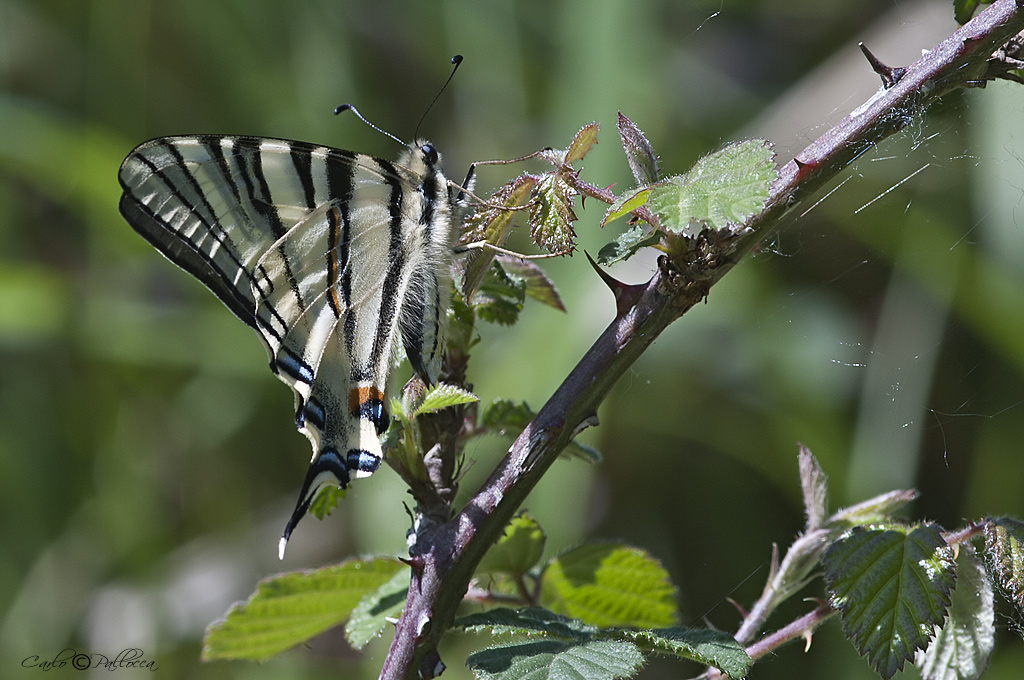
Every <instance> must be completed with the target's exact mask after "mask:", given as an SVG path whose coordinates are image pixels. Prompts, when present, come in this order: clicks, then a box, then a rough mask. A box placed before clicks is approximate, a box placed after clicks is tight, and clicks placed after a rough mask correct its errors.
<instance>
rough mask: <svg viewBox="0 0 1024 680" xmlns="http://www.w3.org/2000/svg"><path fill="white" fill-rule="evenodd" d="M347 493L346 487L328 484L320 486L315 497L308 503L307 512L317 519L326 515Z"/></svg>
mask: <svg viewBox="0 0 1024 680" xmlns="http://www.w3.org/2000/svg"><path fill="white" fill-rule="evenodd" d="M347 494H348V491H347V490H346V489H342V488H339V487H336V486H330V485H328V486H324V487H322V488H321V489H320V492H319V493H318V494H317V495H316V498H314V499H313V502H312V503H310V504H309V514H311V515H313V516H314V517H316V518H317V519H323V518H324V517H327V515H329V514H331V510H334V508H336V507H338V501H340V500H341V499H342V498H344V497H345V496H346V495H347Z"/></svg>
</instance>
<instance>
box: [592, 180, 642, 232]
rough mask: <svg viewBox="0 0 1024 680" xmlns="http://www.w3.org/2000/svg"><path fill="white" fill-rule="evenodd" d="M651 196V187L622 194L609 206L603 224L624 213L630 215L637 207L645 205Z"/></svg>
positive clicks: (602, 220)
mask: <svg viewBox="0 0 1024 680" xmlns="http://www.w3.org/2000/svg"><path fill="white" fill-rule="evenodd" d="M650 197H651V188H650V187H644V188H643V189H634V190H633V191H629V192H626V193H624V194H622V195H621V196H619V197H618V198H616V199H615V202H614V203H612V204H611V205H610V206H608V210H606V211H605V213H604V217H603V218H602V219H601V226H602V227H603V226H605V225H606V224H608V223H609V222H611V221H613V220H617V219H619V218H620V217H622V216H624V215H628V214H629V213H631V212H633V211H634V210H636V209H637V208H642V207H644V206H645V205H647V200H648V199H649V198H650Z"/></svg>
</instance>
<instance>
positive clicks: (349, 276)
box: [118, 135, 472, 557]
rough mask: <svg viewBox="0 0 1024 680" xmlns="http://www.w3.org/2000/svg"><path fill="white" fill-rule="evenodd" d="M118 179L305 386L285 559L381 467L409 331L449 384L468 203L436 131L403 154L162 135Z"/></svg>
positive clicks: (273, 360) (414, 345)
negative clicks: (460, 221) (454, 294)
mask: <svg viewBox="0 0 1024 680" xmlns="http://www.w3.org/2000/svg"><path fill="white" fill-rule="evenodd" d="M471 174H472V173H471ZM118 178H119V180H120V182H121V187H122V189H123V191H124V193H123V195H122V196H121V202H120V211H121V214H122V215H123V216H124V218H125V219H126V220H127V221H128V223H129V224H130V225H131V226H132V227H133V228H134V229H135V230H136V231H137V232H139V234H141V235H142V236H143V237H144V238H145V239H146V240H148V241H149V242H150V243H151V244H152V245H153V246H155V247H156V249H157V250H159V251H160V252H161V253H163V255H164V256H165V257H167V259H169V260H170V261H171V262H173V263H174V264H176V265H178V266H179V267H181V268H182V269H184V270H185V271H187V272H188V273H190V274H192V275H193V276H195V277H196V278H197V279H199V280H200V281H201V282H202V283H203V284H204V285H206V287H207V288H209V289H210V290H211V291H213V293H214V294H215V295H216V296H217V297H218V298H220V300H221V302H223V303H224V304H225V305H226V306H227V307H228V309H230V310H231V311H232V312H233V313H234V314H235V316H237V317H238V318H239V319H241V320H242V321H244V322H245V323H246V324H248V325H249V326H251V327H252V328H253V329H254V330H255V331H256V333H257V334H258V335H259V338H260V340H261V341H262V342H263V345H264V347H265V348H266V350H267V354H268V356H269V358H270V370H272V371H273V372H274V373H275V374H276V375H277V376H278V377H279V378H280V379H281V380H282V381H284V382H285V383H287V384H288V386H289V387H291V388H292V390H293V392H294V393H295V424H296V427H298V429H299V431H300V432H302V433H303V434H305V435H306V436H307V437H308V438H309V440H310V442H311V443H312V446H313V457H312V461H311V463H310V465H309V470H308V472H307V473H306V479H305V481H304V482H303V484H302V490H301V492H300V493H299V499H298V502H297V504H296V506H295V511H294V513H293V514H292V516H291V518H290V519H289V520H288V523H287V525H286V526H285V529H284V534H283V535H282V537H281V542H280V546H279V553H280V556H281V557H283V556H284V549H285V545H286V544H287V542H288V538H289V537H290V536H291V533H292V530H293V529H294V528H295V525H296V524H298V522H299V520H301V519H302V517H303V516H304V515H305V514H306V512H307V510H308V509H309V506H310V503H311V502H312V501H313V499H314V498H315V497H316V496H317V494H318V493H319V491H320V490H321V488H322V487H324V485H335V486H339V487H341V488H344V487H345V486H346V485H347V484H348V483H349V481H350V480H351V479H352V478H353V477H364V476H367V475H370V474H372V473H373V472H374V471H375V470H376V469H377V467H378V466H379V465H380V462H381V457H382V455H383V454H382V451H381V444H380V440H379V436H380V435H381V434H383V432H384V431H385V430H386V429H387V426H388V413H387V409H386V407H385V402H384V389H385V387H386V385H387V378H388V373H389V371H390V368H391V366H392V364H393V362H394V354H395V347H396V337H397V336H398V335H399V334H401V344H402V346H403V347H404V349H405V352H406V354H407V355H408V357H409V360H410V363H411V364H412V366H413V368H414V369H415V370H416V372H417V373H418V374H419V375H420V376H421V377H422V378H423V379H424V380H425V381H426V382H427V383H428V384H429V383H433V382H434V381H435V379H436V378H437V373H438V370H439V365H440V359H441V322H442V319H443V317H444V313H445V309H446V305H447V300H448V296H449V287H450V277H451V271H450V270H451V261H452V249H453V240H454V238H455V236H456V234H455V232H456V229H453V226H452V225H453V222H454V221H455V220H456V219H457V217H456V214H457V213H459V212H460V210H459V208H460V205H461V198H458V199H457V198H456V197H455V196H453V193H452V190H451V189H450V188H449V187H450V183H449V182H448V180H447V179H446V178H445V176H444V174H443V173H442V171H441V167H440V156H439V155H438V153H437V151H436V150H435V149H434V147H433V146H432V145H431V144H429V143H426V142H422V141H417V142H416V143H414V144H411V145H409V147H408V148H407V149H406V150H405V151H404V152H403V153H402V155H401V157H400V158H399V160H398V161H397V162H396V163H392V162H389V161H386V160H383V159H380V158H374V157H372V156H368V155H365V154H359V153H353V152H351V151H341V150H338V149H331V148H327V147H323V146H315V145H312V144H306V143H302V142H292V141H285V140H279V139H267V138H261V137H236V136H222V135H196V136H184V137H162V138H159V139H154V140H151V141H148V142H146V143H144V144H142V145H140V146H139V147H138V148H136V149H135V150H134V151H132V152H131V153H130V154H129V155H128V157H127V158H126V159H125V160H124V163H123V164H122V165H121V170H120V173H119V175H118ZM468 181H470V180H469V178H467V182H468Z"/></svg>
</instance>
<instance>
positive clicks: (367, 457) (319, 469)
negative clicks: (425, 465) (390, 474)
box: [278, 449, 380, 559]
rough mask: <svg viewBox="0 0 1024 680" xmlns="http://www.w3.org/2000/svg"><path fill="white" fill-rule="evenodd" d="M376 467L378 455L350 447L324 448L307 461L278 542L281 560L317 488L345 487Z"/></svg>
mask: <svg viewBox="0 0 1024 680" xmlns="http://www.w3.org/2000/svg"><path fill="white" fill-rule="evenodd" d="M378 467H380V457H378V456H376V455H374V454H372V453H370V452H369V451H363V450H361V449H351V450H350V451H349V452H348V453H347V454H345V455H344V456H342V455H341V454H340V453H338V452H337V451H335V450H334V449H324V450H323V451H321V452H320V455H318V456H317V457H316V459H315V460H314V461H313V462H312V463H310V465H309V470H308V471H307V472H306V480H305V481H304V482H303V483H302V490H301V491H300V492H299V500H298V502H297V503H296V504H295V510H294V511H293V512H292V516H291V517H290V518H289V519H288V524H286V525H285V527H284V533H283V534H282V535H281V541H280V543H279V544H278V558H279V559H284V550H285V547H287V545H288V539H289V538H291V535H292V531H294V530H295V527H296V525H298V523H299V520H301V519H302V518H303V517H305V516H306V512H308V511H309V506H310V505H311V504H312V503H313V500H314V499H316V497H317V495H318V494H319V493H320V490H321V489H323V487H325V486H336V487H338V488H341V489H344V488H345V487H347V486H348V483H349V481H350V480H351V478H352V477H365V476H367V475H369V474H372V473H373V472H375V471H376V470H377V468H378Z"/></svg>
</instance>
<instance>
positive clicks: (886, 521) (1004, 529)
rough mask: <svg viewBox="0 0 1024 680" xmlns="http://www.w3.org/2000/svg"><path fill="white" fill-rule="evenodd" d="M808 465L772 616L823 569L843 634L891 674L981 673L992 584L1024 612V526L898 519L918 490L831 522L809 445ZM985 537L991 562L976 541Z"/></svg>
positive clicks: (951, 679) (991, 618) (774, 587)
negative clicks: (953, 525) (801, 518)
mask: <svg viewBox="0 0 1024 680" xmlns="http://www.w3.org/2000/svg"><path fill="white" fill-rule="evenodd" d="M800 468H801V481H802V484H803V489H804V500H805V505H806V507H807V517H808V521H807V527H806V530H805V532H804V533H803V534H802V535H801V536H800V537H799V538H798V539H797V540H796V541H795V542H794V543H793V546H792V547H791V548H790V550H789V552H788V553H787V555H786V558H785V559H784V560H783V562H782V564H781V565H780V566H779V567H778V568H776V569H774V570H773V572H774V574H773V577H772V579H771V581H770V582H769V584H768V586H766V590H765V598H766V599H768V600H772V601H771V602H770V603H769V605H768V610H769V611H770V609H772V608H774V606H775V605H776V604H777V602H778V601H781V600H782V599H785V598H786V597H789V596H790V595H792V594H794V593H795V592H796V591H798V590H800V589H801V588H802V587H803V586H804V585H805V583H806V582H807V579H808V577H809V575H810V574H811V573H812V571H813V570H815V569H817V568H819V566H820V567H821V568H822V569H823V573H824V578H825V589H826V592H827V594H828V598H829V602H830V605H831V607H832V608H834V610H836V611H838V613H839V617H840V620H841V623H842V628H843V631H844V633H845V634H846V636H847V638H848V639H849V640H850V642H851V643H852V644H853V646H854V647H855V648H856V649H857V651H858V652H859V653H860V654H861V655H863V656H864V657H866V659H867V661H868V663H869V664H870V665H871V666H872V668H874V669H875V670H876V671H877V672H878V673H879V674H880V675H881V676H882V677H883V678H886V679H888V678H891V677H892V676H893V675H894V674H895V673H896V672H897V671H898V670H901V669H902V668H903V666H904V664H905V662H907V661H910V662H912V663H913V664H914V665H915V666H917V667H918V669H919V670H920V671H921V674H922V677H924V678H925V680H970V679H974V678H978V677H980V676H981V673H982V671H983V670H984V669H985V666H986V664H987V661H988V657H989V654H990V653H991V651H992V648H993V643H994V640H995V614H994V611H995V610H994V601H993V585H994V584H995V585H997V586H998V587H999V588H1000V589H1001V590H1002V591H1003V592H1004V594H1005V595H1006V599H1007V601H1008V602H1009V603H1010V604H1011V606H1012V607H1013V608H1014V609H1015V611H1016V615H1017V616H1018V617H1021V616H1024V588H1022V584H1024V523H1022V522H1020V521H1018V520H1014V519H1009V518H987V519H984V520H980V521H978V522H972V523H969V524H968V525H967V526H966V527H964V528H962V529H959V530H956V531H951V532H948V531H945V530H943V529H942V528H941V527H939V526H938V525H936V524H932V523H907V522H901V521H898V520H897V519H896V518H895V514H896V513H897V511H899V510H900V509H901V508H902V507H903V506H904V505H905V504H906V503H908V502H909V501H911V500H913V499H914V498H915V497H916V493H915V492H913V491H893V492H889V493H886V494H882V495H880V496H878V497H876V498H873V499H871V500H868V501H866V502H864V503H861V504H858V505H856V506H853V507H850V508H846V509H844V510H840V511H838V512H836V513H835V514H833V515H831V516H829V515H828V500H827V498H828V494H827V489H826V480H825V475H824V474H823V473H822V471H821V469H820V467H819V466H818V463H817V461H816V460H815V459H814V457H813V456H812V455H811V454H810V452H809V451H807V450H806V449H804V450H802V451H801V454H800ZM982 536H983V537H984V541H983V545H982V546H981V551H982V552H983V554H984V559H985V564H983V563H982V559H981V558H980V557H979V556H978V554H977V552H976V550H975V547H974V545H973V543H972V541H973V540H975V539H978V538H979V537H982ZM807 632H808V633H809V632H810V631H807Z"/></svg>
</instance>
